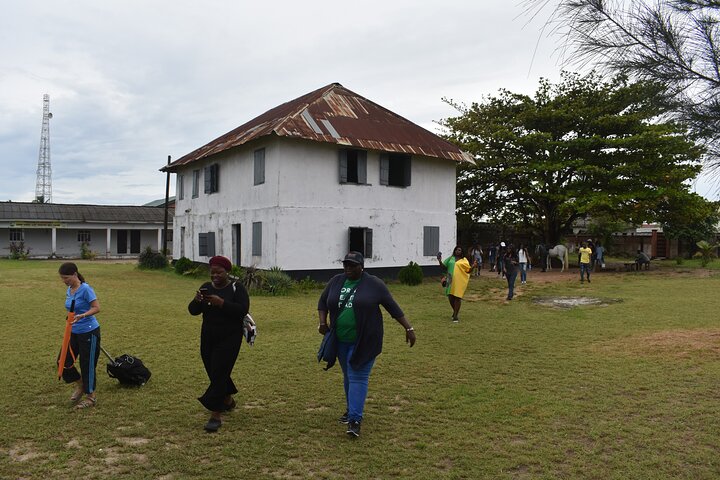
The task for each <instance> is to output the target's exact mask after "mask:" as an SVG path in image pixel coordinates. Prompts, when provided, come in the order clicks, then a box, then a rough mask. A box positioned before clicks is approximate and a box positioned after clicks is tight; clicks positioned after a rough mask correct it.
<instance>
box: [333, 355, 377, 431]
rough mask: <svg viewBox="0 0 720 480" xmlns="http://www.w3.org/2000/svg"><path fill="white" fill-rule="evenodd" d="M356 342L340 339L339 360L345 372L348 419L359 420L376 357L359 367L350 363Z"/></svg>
mask: <svg viewBox="0 0 720 480" xmlns="http://www.w3.org/2000/svg"><path fill="white" fill-rule="evenodd" d="M355 346H356V344H354V343H346V342H340V341H338V361H339V362H340V368H342V372H343V386H344V387H345V402H346V404H347V412H348V420H350V421H351V422H359V421H361V420H362V418H363V410H364V409H365V399H366V398H367V392H368V382H369V380H370V370H372V367H373V364H374V363H375V359H374V358H373V359H372V360H369V361H368V362H367V363H365V364H364V365H362V366H360V368H359V369H357V370H356V369H354V368H353V367H352V366H351V365H350V358H352V354H353V352H354V351H355Z"/></svg>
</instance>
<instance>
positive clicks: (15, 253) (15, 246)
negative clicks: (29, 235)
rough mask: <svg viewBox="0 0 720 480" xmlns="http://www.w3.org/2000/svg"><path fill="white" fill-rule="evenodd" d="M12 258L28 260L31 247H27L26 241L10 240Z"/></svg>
mask: <svg viewBox="0 0 720 480" xmlns="http://www.w3.org/2000/svg"><path fill="white" fill-rule="evenodd" d="M9 249H10V259H11V260H27V258H28V255H30V248H29V247H28V248H25V242H10V247H9Z"/></svg>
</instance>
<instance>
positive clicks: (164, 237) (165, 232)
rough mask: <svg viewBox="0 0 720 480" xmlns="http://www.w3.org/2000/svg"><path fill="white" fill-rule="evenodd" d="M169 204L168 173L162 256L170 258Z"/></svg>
mask: <svg viewBox="0 0 720 480" xmlns="http://www.w3.org/2000/svg"><path fill="white" fill-rule="evenodd" d="M168 165H170V155H168ZM168 203H170V172H167V176H166V178H165V223H164V224H163V250H162V254H163V255H165V256H166V257H167V256H168V251H167V243H168V208H169V207H168Z"/></svg>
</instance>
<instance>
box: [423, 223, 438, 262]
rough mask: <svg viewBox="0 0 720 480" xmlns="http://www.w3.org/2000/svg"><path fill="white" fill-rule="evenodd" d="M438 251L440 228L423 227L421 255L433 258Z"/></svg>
mask: <svg viewBox="0 0 720 480" xmlns="http://www.w3.org/2000/svg"><path fill="white" fill-rule="evenodd" d="M439 250H440V227H423V255H424V256H426V257H434V256H435V255H437V253H438V251H439Z"/></svg>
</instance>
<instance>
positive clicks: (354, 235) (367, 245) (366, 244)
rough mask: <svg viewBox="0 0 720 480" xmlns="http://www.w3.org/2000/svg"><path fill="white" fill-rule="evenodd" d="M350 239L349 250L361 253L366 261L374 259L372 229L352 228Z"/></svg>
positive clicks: (349, 233)
mask: <svg viewBox="0 0 720 480" xmlns="http://www.w3.org/2000/svg"><path fill="white" fill-rule="evenodd" d="M348 237H349V245H348V250H352V251H356V252H360V253H362V254H363V256H364V257H365V258H366V259H367V258H371V257H372V228H364V227H350V229H349V231H348Z"/></svg>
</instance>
